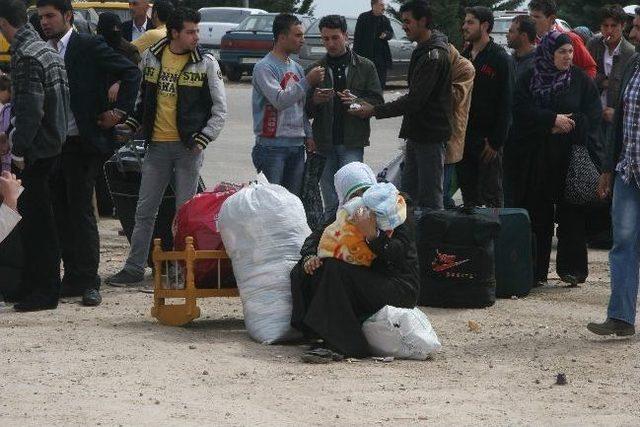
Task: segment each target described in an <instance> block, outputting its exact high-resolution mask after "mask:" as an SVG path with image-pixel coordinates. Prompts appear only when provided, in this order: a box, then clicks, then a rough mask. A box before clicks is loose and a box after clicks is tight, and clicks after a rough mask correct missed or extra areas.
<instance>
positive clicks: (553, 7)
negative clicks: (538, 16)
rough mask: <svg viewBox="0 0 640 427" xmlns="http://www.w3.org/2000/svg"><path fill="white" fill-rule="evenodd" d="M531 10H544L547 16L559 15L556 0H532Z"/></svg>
mask: <svg viewBox="0 0 640 427" xmlns="http://www.w3.org/2000/svg"><path fill="white" fill-rule="evenodd" d="M529 10H531V11H536V12H542V14H543V15H544V16H546V17H547V18H548V17H550V16H552V15H553V16H557V15H558V5H557V4H556V2H555V0H531V2H530V3H529Z"/></svg>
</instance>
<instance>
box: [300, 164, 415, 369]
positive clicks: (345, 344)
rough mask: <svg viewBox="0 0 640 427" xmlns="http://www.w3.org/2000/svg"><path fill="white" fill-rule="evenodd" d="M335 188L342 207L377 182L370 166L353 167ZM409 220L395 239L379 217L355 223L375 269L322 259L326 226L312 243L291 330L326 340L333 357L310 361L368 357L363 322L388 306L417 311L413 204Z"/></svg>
mask: <svg viewBox="0 0 640 427" xmlns="http://www.w3.org/2000/svg"><path fill="white" fill-rule="evenodd" d="M335 183H336V191H337V193H338V196H339V199H340V204H341V205H343V203H344V202H346V201H348V200H350V199H351V198H353V197H356V196H360V195H362V194H363V193H364V191H365V190H366V189H368V188H369V187H370V186H372V185H374V184H375V183H376V176H375V174H374V173H373V171H371V169H370V168H369V167H368V166H367V165H365V164H363V163H358V162H354V163H350V164H348V165H346V166H345V167H344V168H342V169H340V170H339V171H338V173H336V177H335ZM406 217H407V218H406V220H405V222H404V223H403V224H402V225H400V226H398V227H397V228H395V230H394V231H393V233H392V234H391V237H389V236H388V234H387V233H385V232H381V231H380V230H378V228H377V225H376V220H375V216H374V215H371V217H368V216H365V215H358V214H355V215H354V216H353V217H352V223H353V224H354V225H355V226H356V227H357V228H358V229H359V230H360V231H361V232H362V234H363V235H364V236H366V243H367V246H368V247H369V249H370V250H371V252H373V254H374V255H375V259H374V260H373V263H372V264H371V267H363V266H357V265H352V264H348V263H346V262H344V261H340V260H337V259H334V258H325V259H320V258H318V256H317V254H318V245H319V243H320V239H321V237H322V234H323V232H324V229H325V228H326V226H325V227H322V229H319V230H316V231H314V232H313V233H312V234H311V236H309V238H307V240H306V241H305V243H304V246H303V247H302V251H301V254H302V259H301V261H300V262H299V263H298V265H297V266H296V267H295V268H294V270H293V271H292V273H291V287H292V295H293V315H292V320H291V324H292V325H293V326H294V327H295V328H296V329H298V330H300V331H302V332H303V333H304V334H305V336H306V337H307V338H321V339H322V340H323V346H324V347H325V348H326V349H328V350H330V351H325V350H324V349H320V350H317V349H316V350H315V351H311V352H309V353H307V354H306V355H305V356H311V357H322V356H327V357H332V356H333V357H334V358H335V357H336V353H337V354H339V355H341V356H347V357H366V356H368V355H369V346H368V344H367V341H366V339H365V337H364V335H363V333H362V322H363V321H364V320H366V319H367V318H368V317H369V316H371V315H373V314H375V313H376V312H377V311H378V310H380V309H381V308H383V307H384V306H385V305H391V306H394V307H402V308H414V307H415V306H416V303H417V300H418V293H419V288H420V281H419V275H418V255H417V251H416V245H415V237H414V236H415V227H414V222H413V212H412V209H411V207H410V206H409V202H407V215H406ZM329 225H330V224H327V226H329ZM332 352H335V353H332ZM303 359H304V360H307V361H310V360H309V358H303Z"/></svg>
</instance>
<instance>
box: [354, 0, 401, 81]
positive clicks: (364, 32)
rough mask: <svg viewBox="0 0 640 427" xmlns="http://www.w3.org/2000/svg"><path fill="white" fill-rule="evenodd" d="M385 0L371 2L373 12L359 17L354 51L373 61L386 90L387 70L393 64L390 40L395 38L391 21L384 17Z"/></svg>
mask: <svg viewBox="0 0 640 427" xmlns="http://www.w3.org/2000/svg"><path fill="white" fill-rule="evenodd" d="M384 8H385V4H384V0H371V10H370V11H369V12H365V13H363V14H361V15H360V16H359V17H358V22H357V24H356V32H355V34H354V36H353V51H354V52H355V53H357V54H358V55H360V56H364V57H365V58H367V59H369V60H371V61H373V63H374V64H375V66H376V70H377V71H378V77H380V85H381V86H382V88H383V89H384V86H385V84H386V83H387V70H388V69H389V68H391V65H392V64H393V62H392V58H391V49H390V48H389V40H391V39H392V38H393V29H392V28H391V21H390V20H389V18H387V17H386V16H384Z"/></svg>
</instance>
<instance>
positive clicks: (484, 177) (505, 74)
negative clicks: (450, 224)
mask: <svg viewBox="0 0 640 427" xmlns="http://www.w3.org/2000/svg"><path fill="white" fill-rule="evenodd" d="M492 29H493V12H492V11H491V10H490V9H489V8H486V7H481V6H477V7H472V8H468V9H467V10H466V16H465V19H464V25H463V26H462V31H463V36H464V39H465V41H466V42H467V43H468V47H467V49H465V50H464V51H463V53H462V55H463V56H464V57H466V58H467V59H469V60H471V61H472V62H473V65H474V67H475V69H476V77H475V80H474V84H473V94H472V96H471V110H470V112H469V123H468V126H467V136H466V142H465V151H464V157H463V158H462V161H461V162H460V163H459V164H458V167H457V172H458V183H459V184H460V189H461V190H462V199H463V201H464V204H465V206H483V205H485V206H489V207H502V205H503V195H502V147H503V146H504V143H505V141H506V139H507V136H508V133H509V127H510V125H511V104H512V102H513V88H514V71H513V64H512V62H511V58H510V57H509V55H508V54H507V52H506V51H505V50H504V49H503V48H502V47H500V46H499V45H497V44H496V43H495V42H494V41H493V39H492V38H491V37H490V36H489V34H490V33H491V30H492Z"/></svg>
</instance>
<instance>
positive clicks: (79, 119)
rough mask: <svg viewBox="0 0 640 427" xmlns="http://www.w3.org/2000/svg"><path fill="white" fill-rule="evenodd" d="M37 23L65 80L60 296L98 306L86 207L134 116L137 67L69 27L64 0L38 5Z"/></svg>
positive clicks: (96, 248)
mask: <svg viewBox="0 0 640 427" xmlns="http://www.w3.org/2000/svg"><path fill="white" fill-rule="evenodd" d="M36 7H37V8H38V15H39V16H40V24H41V26H42V31H43V32H44V34H45V36H46V37H47V38H48V39H49V44H50V46H52V47H53V48H54V49H55V50H56V51H57V52H58V54H59V55H60V56H61V57H63V58H64V63H65V66H66V69H67V75H68V80H69V94H70V103H69V115H68V135H67V139H66V142H65V144H64V148H63V150H62V156H61V160H60V168H59V170H58V171H57V174H56V180H55V185H54V211H55V214H56V221H57V228H58V234H59V236H60V243H61V247H62V260H63V262H64V277H63V279H62V290H61V295H62V296H65V297H71V296H82V303H83V304H84V305H87V306H96V305H99V304H100V302H101V301H102V298H101V296H100V293H99V288H100V277H99V276H98V266H99V263H100V236H99V233H98V225H97V221H96V217H95V213H94V209H93V203H92V201H93V193H94V189H95V183H96V178H97V176H98V174H99V172H100V169H101V168H102V166H103V164H104V159H105V158H107V157H109V156H111V155H112V154H113V151H114V148H115V146H114V141H113V127H114V126H115V125H116V124H117V123H120V122H123V121H124V119H125V118H126V117H127V115H128V114H129V113H131V112H132V111H133V107H134V104H135V100H136V97H137V94H138V89H139V87H140V77H141V74H140V70H139V69H138V67H137V66H136V65H134V64H133V63H132V62H131V61H129V60H128V59H126V58H125V57H124V56H123V55H121V54H119V53H117V52H116V51H115V50H113V49H112V48H111V47H110V46H109V45H108V44H107V43H106V42H105V40H104V39H103V38H102V37H98V36H93V35H88V34H80V33H77V32H76V31H74V30H73V28H72V19H73V8H72V6H71V1H70V0H38V1H37V3H36ZM113 78H115V79H117V80H118V81H119V82H120V89H119V91H118V96H117V99H116V102H115V103H114V108H113V109H110V105H111V103H110V102H109V100H108V99H107V88H108V87H109V83H110V82H111V79H113Z"/></svg>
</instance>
